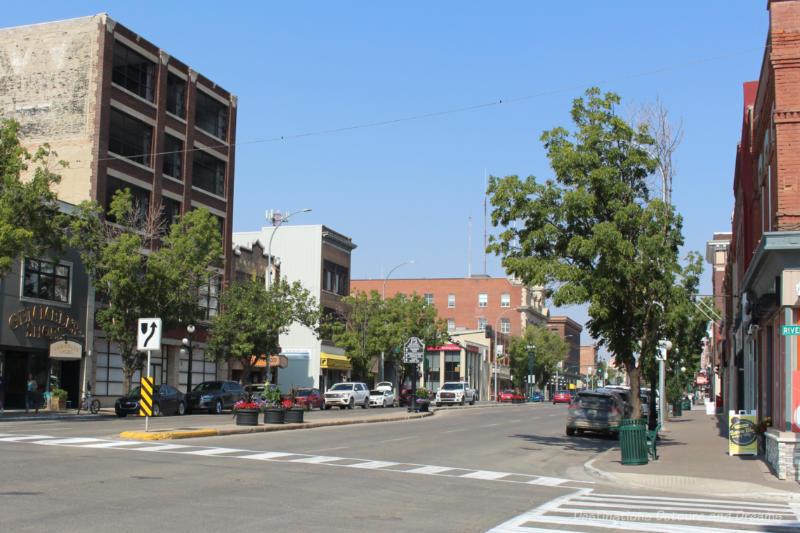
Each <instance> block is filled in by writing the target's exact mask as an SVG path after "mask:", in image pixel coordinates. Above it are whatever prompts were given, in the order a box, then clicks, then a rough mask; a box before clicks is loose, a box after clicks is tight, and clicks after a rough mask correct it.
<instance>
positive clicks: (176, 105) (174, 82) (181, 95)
mask: <svg viewBox="0 0 800 533" xmlns="http://www.w3.org/2000/svg"><path fill="white" fill-rule="evenodd" d="M167 111H168V112H170V113H172V114H173V115H175V116H177V117H181V118H186V80H184V79H183V78H181V77H180V76H176V75H175V74H173V73H172V72H170V73H169V74H167Z"/></svg>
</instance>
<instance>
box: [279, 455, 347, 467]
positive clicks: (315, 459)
mask: <svg viewBox="0 0 800 533" xmlns="http://www.w3.org/2000/svg"><path fill="white" fill-rule="evenodd" d="M339 459H341V457H326V456H324V455H312V456H311V457H301V458H299V459H291V460H290V461H289V462H290V463H308V464H313V465H318V464H322V463H329V462H331V461H338V460H339Z"/></svg>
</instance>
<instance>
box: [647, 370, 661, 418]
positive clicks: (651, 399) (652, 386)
mask: <svg viewBox="0 0 800 533" xmlns="http://www.w3.org/2000/svg"><path fill="white" fill-rule="evenodd" d="M657 388H658V378H657V377H652V378H650V393H649V396H650V397H649V398H648V399H647V403H648V404H649V405H650V411H649V412H648V414H647V426H648V427H649V428H650V429H655V428H656V426H657V425H658V417H657V416H656V409H658V406H657V405H656V389H657Z"/></svg>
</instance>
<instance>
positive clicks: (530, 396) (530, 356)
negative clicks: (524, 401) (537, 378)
mask: <svg viewBox="0 0 800 533" xmlns="http://www.w3.org/2000/svg"><path fill="white" fill-rule="evenodd" d="M535 349H536V346H534V345H533V344H529V345H528V401H529V402H530V401H533V351H534V350H535Z"/></svg>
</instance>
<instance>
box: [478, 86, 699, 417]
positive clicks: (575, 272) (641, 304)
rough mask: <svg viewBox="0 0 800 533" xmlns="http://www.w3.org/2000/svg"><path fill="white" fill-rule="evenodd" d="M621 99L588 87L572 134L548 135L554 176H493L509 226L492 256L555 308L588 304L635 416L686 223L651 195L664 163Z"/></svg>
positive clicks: (576, 108) (500, 214) (497, 215)
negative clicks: (623, 111)
mask: <svg viewBox="0 0 800 533" xmlns="http://www.w3.org/2000/svg"><path fill="white" fill-rule="evenodd" d="M619 101H620V100H619V96H617V95H615V94H613V93H607V94H605V95H604V96H603V95H601V93H600V91H599V89H596V88H593V89H589V90H588V91H587V92H586V95H585V98H578V99H576V100H575V101H574V102H573V107H572V113H571V115H572V120H573V122H574V124H575V131H574V132H573V133H572V134H570V133H569V132H568V131H567V130H566V129H564V128H555V129H553V130H550V131H548V132H545V133H544V134H543V135H542V141H543V142H544V146H545V149H546V150H547V155H548V158H549V159H550V165H551V167H552V169H553V171H554V173H555V179H554V180H548V181H546V182H545V183H543V184H541V183H538V182H537V181H536V178H535V177H533V176H531V177H528V178H527V179H526V180H525V181H522V180H520V179H519V178H518V177H517V176H507V177H505V178H502V179H499V178H494V177H493V178H492V179H491V181H490V185H489V191H488V192H489V194H490V195H491V197H492V199H491V201H492V205H493V206H494V210H493V212H492V222H493V224H494V225H501V226H503V227H504V228H505V229H504V230H503V231H502V232H501V233H500V235H499V238H496V239H493V240H492V243H491V244H490V246H489V250H490V251H492V252H494V253H496V254H498V255H501V256H502V257H503V259H502V262H503V266H504V267H505V268H506V270H507V272H509V273H510V274H514V275H516V276H518V277H519V278H521V279H522V280H523V281H524V282H525V283H527V284H531V285H543V286H546V287H548V296H551V297H552V298H553V303H554V304H555V305H557V306H562V305H567V304H584V303H588V304H589V308H588V312H589V316H590V319H589V321H588V322H587V327H588V329H589V332H590V333H591V335H592V336H593V337H594V338H596V339H598V344H599V345H600V346H606V347H608V349H609V351H610V352H611V353H612V354H613V355H614V356H615V361H616V362H617V364H618V365H621V366H624V368H625V369H626V370H627V373H628V375H629V377H630V380H631V389H632V397H633V402H634V406H633V407H634V413H633V416H638V415H639V412H640V405H639V394H638V392H639V390H638V389H639V376H640V371H641V368H640V366H639V364H640V363H641V362H646V361H648V360H651V359H652V358H653V357H654V356H655V353H656V350H657V347H658V341H659V339H661V338H662V336H663V329H664V322H663V320H662V318H663V317H662V316H661V315H662V314H663V313H661V312H660V311H661V309H662V308H663V306H664V305H665V304H664V302H668V301H669V299H670V295H671V291H672V290H673V285H674V281H675V277H676V274H677V273H678V272H680V265H679V263H678V249H679V247H680V246H681V245H682V244H683V236H682V234H681V227H682V219H681V217H680V216H678V215H677V214H676V213H675V211H674V209H673V207H672V206H671V205H668V204H665V203H664V202H663V201H662V200H659V199H651V198H650V194H649V190H648V188H647V184H646V180H647V178H648V176H649V175H651V174H652V173H653V172H654V171H655V169H656V167H657V163H658V161H657V160H656V159H655V158H653V157H651V155H650V154H649V153H648V152H647V150H646V149H645V148H646V147H647V146H650V145H651V144H652V143H653V139H652V138H651V137H650V136H649V135H648V133H647V129H646V127H644V126H642V127H640V128H638V129H634V128H632V127H631V126H630V125H629V124H627V123H626V122H625V121H624V120H623V119H621V118H620V117H619V116H617V114H616V112H615V106H617V105H618V104H619ZM637 354H638V357H637Z"/></svg>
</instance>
